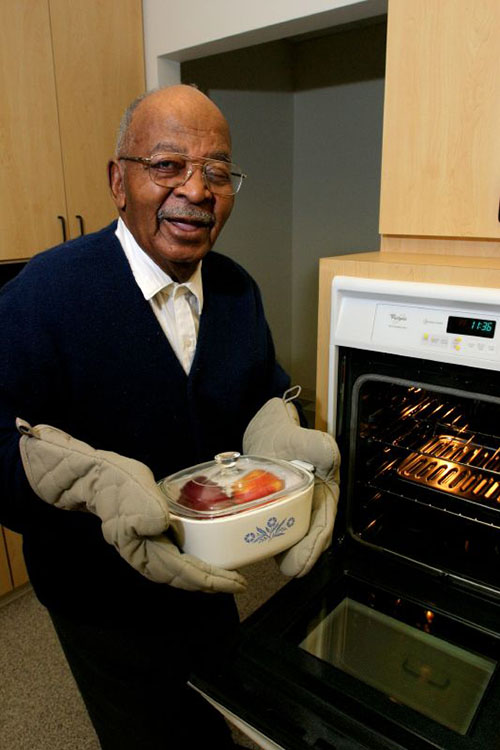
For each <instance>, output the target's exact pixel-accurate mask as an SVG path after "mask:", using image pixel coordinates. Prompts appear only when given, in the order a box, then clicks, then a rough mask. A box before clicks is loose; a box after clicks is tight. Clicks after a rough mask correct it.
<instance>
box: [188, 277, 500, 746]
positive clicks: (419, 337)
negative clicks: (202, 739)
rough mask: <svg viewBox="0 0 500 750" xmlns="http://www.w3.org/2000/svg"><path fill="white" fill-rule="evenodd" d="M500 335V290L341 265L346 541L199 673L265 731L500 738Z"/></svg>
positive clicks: (460, 741)
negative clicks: (378, 274) (382, 276)
mask: <svg viewBox="0 0 500 750" xmlns="http://www.w3.org/2000/svg"><path fill="white" fill-rule="evenodd" d="M499 339H500V294H499V293H498V292H497V291H496V290H492V289H478V288H475V287H466V286H460V287H458V286H451V285H450V286H448V285H440V284H427V283H426V284H424V283H418V282H414V283H413V282H400V281H397V282H396V281H383V280H372V279H359V278H350V277H342V276H337V277H336V278H335V279H334V281H333V285H332V321H331V341H330V371H329V404H328V429H329V430H330V431H331V432H332V433H333V434H335V436H336V439H337V441H338V443H339V447H340V450H341V456H342V474H341V499H340V503H339V512H338V516H337V520H336V525H335V534H334V541H333V543H332V546H331V548H330V549H329V550H328V551H327V552H326V553H325V554H324V555H323V556H322V558H321V560H320V561H319V562H318V563H317V565H316V566H315V568H314V569H313V570H312V571H311V573H310V574H309V575H308V576H306V578H304V579H301V580H297V581H292V582H290V584H288V585H287V586H285V587H284V589H282V590H281V591H279V592H278V594H276V595H275V596H274V597H273V598H272V599H271V600H270V601H269V602H267V603H266V604H265V605H264V606H263V607H262V608H261V609H260V610H259V611H258V612H256V613H255V614H254V615H252V617H250V618H249V619H248V620H247V621H246V622H245V623H244V624H243V626H242V628H241V633H240V635H239V637H238V639H237V640H236V641H235V642H234V643H233V644H232V645H231V646H230V647H228V649H227V651H226V652H225V653H224V654H220V653H219V654H216V655H212V656H210V657H209V658H207V661H206V663H204V664H203V665H200V666H199V669H198V670H197V671H196V674H194V675H193V677H192V684H193V686H194V687H195V688H196V689H198V690H200V691H201V692H202V693H203V694H205V695H206V696H207V697H208V698H209V699H210V700H211V701H213V702H214V703H216V704H217V705H218V706H219V707H220V708H221V709H222V710H223V711H225V712H226V713H227V714H228V715H231V716H233V717H237V720H238V721H239V722H240V726H241V727H243V728H246V729H247V731H248V733H249V734H251V733H253V737H254V739H257V741H258V742H259V743H260V744H261V745H262V747H265V748H276V747H277V748H284V750H299V749H301V748H315V750H329V749H330V750H331V749H333V748H335V749H336V750H354V749H355V748H356V749H358V750H359V748H373V749H374V750H376V749H380V750H382V748H383V750H387V749H391V748H392V749H394V750H396V749H400V750H401V749H403V748H404V749H405V750H430V749H431V748H433V749H434V750H435V749H436V748H441V749H442V750H461V749H463V750H485V748H495V747H500V739H499V737H500V734H499V732H498V726H499V725H500V680H499V675H498V664H499V661H500V376H499V371H500V345H499V343H498V342H499Z"/></svg>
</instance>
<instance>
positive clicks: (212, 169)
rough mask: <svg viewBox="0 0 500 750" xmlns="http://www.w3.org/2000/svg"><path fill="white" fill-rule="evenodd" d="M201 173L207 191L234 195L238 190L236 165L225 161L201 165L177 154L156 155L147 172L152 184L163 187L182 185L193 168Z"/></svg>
mask: <svg viewBox="0 0 500 750" xmlns="http://www.w3.org/2000/svg"><path fill="white" fill-rule="evenodd" d="M196 167H199V168H200V169H201V171H202V174H203V178H204V180H205V184H206V185H207V187H208V189H209V190H210V191H211V192H213V193H217V194H222V195H234V194H235V193H237V192H238V190H239V189H240V186H241V183H242V180H243V176H242V173H241V170H240V169H239V167H237V166H236V164H232V163H230V162H225V161H206V162H203V163H202V164H200V163H197V162H193V163H191V162H190V161H189V160H187V159H185V158H184V157H183V156H182V155H179V154H158V155H157V156H154V157H152V159H151V162H150V164H149V171H150V174H151V178H152V180H153V182H155V183H156V184H157V185H161V186H163V187H178V186H179V185H183V184H184V183H185V182H186V181H187V179H188V178H189V177H190V175H191V171H192V170H194V168H196Z"/></svg>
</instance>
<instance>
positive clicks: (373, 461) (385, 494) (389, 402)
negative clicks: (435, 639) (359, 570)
mask: <svg viewBox="0 0 500 750" xmlns="http://www.w3.org/2000/svg"><path fill="white" fill-rule="evenodd" d="M348 466H349V473H348V476H347V525H348V529H349V532H350V534H351V535H352V537H353V538H354V539H356V540H357V541H359V542H362V543H364V544H368V545H372V546H374V547H377V548H382V549H384V550H385V551H389V552H391V553H394V554H396V555H398V556H401V557H404V558H406V559H410V560H413V561H415V562H416V563H417V564H423V565H425V566H431V567H433V568H436V569H438V570H439V571H446V572H451V573H453V574H456V575H458V576H460V577H464V578H466V579H467V580H471V581H474V582H476V583H477V584H479V585H482V586H486V587H491V588H493V589H495V590H499V589H500V400H499V399H497V398H494V397H491V396H490V397H487V396H481V395H478V394H474V393H469V392H465V391H459V390H458V389H446V388H439V387H433V386H429V385H426V384H422V383H414V382H410V381H406V380H398V379H395V378H390V377H387V376H383V375H362V376H361V377H359V378H358V380H357V381H356V383H355V384H354V388H353V391H352V402H351V415H350V444H349V461H348Z"/></svg>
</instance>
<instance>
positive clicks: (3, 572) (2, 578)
mask: <svg viewBox="0 0 500 750" xmlns="http://www.w3.org/2000/svg"><path fill="white" fill-rule="evenodd" d="M9 591H12V581H11V577H10V569H9V561H8V559H7V549H6V547H5V540H4V536H3V529H2V527H1V526H0V596H3V595H4V594H7V593H8V592H9Z"/></svg>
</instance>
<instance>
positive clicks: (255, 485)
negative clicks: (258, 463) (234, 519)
mask: <svg viewBox="0 0 500 750" xmlns="http://www.w3.org/2000/svg"><path fill="white" fill-rule="evenodd" d="M284 486H285V483H284V481H283V480H282V479H280V478H279V477H278V476H276V474H273V473H272V472H270V471H265V470H264V469H254V470H253V471H249V472H248V474H245V475H244V476H243V477H242V478H241V479H238V481H237V482H234V484H233V485H232V487H231V490H232V497H233V500H235V501H236V502H237V503H246V502H248V501H249V500H256V499H257V498H259V497H264V496H266V495H271V494H273V493H274V492H279V491H280V490H282V489H283V487H284Z"/></svg>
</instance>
